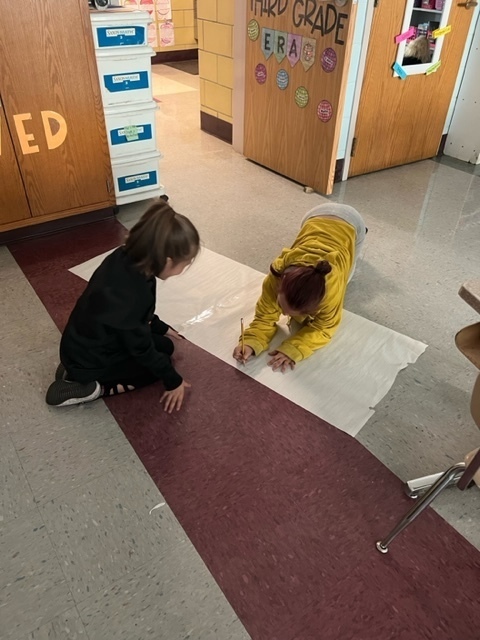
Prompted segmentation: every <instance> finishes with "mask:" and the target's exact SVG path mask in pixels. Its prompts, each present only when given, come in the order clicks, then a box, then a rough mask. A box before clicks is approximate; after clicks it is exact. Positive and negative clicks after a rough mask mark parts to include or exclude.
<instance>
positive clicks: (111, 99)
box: [97, 47, 155, 107]
mask: <svg viewBox="0 0 480 640" xmlns="http://www.w3.org/2000/svg"><path fill="white" fill-rule="evenodd" d="M117 51H118V50H117ZM154 55H155V51H154V50H153V49H152V47H138V48H136V49H133V50H132V49H131V50H129V51H128V53H127V52H126V51H125V54H124V55H120V54H118V53H115V55H112V52H111V51H110V52H105V51H97V66H98V75H99V78H100V87H101V90H102V99H103V104H104V106H105V107H108V106H112V105H118V104H127V103H132V102H151V101H152V97H153V95H152V61H151V58H152V56H154Z"/></svg>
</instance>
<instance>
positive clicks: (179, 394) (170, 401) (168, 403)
mask: <svg viewBox="0 0 480 640" xmlns="http://www.w3.org/2000/svg"><path fill="white" fill-rule="evenodd" d="M191 386H192V385H191V384H189V383H188V382H185V380H184V381H183V382H182V384H181V385H180V386H179V387H177V388H176V389H173V391H165V393H164V394H163V396H162V397H161V398H160V402H164V403H165V404H164V406H163V408H164V410H165V411H166V412H167V413H172V411H173V410H174V409H176V410H177V411H180V409H181V408H182V404H183V399H184V397H185V389H190V387H191Z"/></svg>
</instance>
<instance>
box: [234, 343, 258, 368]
mask: <svg viewBox="0 0 480 640" xmlns="http://www.w3.org/2000/svg"><path fill="white" fill-rule="evenodd" d="M254 355H255V354H254V353H253V349H252V347H248V346H247V345H245V346H244V348H243V353H242V345H241V344H239V345H238V347H235V351H234V352H233V357H234V358H235V360H236V361H237V362H240V363H241V364H245V363H246V362H248V361H249V360H250V358H252V357H253V356H254Z"/></svg>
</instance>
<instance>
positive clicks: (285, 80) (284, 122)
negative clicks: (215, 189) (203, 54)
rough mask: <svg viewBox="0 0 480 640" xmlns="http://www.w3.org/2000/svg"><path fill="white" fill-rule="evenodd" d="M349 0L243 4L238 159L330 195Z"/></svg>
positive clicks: (351, 14) (351, 15)
mask: <svg viewBox="0 0 480 640" xmlns="http://www.w3.org/2000/svg"><path fill="white" fill-rule="evenodd" d="M355 14H356V0H330V1H325V0H248V3H247V16H246V20H247V46H246V60H245V139H244V154H245V155H246V157H248V158H250V159H251V160H254V161H255V162H258V163H259V164H261V165H263V166H265V167H268V168H269V169H272V170H274V171H276V172H278V173H280V174H281V175H284V176H286V177H288V178H291V179H292V180H295V181H297V182H299V183H301V184H302V185H304V186H307V187H311V188H313V189H315V191H318V192H319V193H323V194H330V193H331V192H332V189H333V182H334V177H335V164H336V156H337V146H338V140H339V136H340V128H341V124H342V114H343V105H344V98H345V88H346V79H347V74H348V66H349V62H350V51H351V44H352V39H353V27H354V23H355Z"/></svg>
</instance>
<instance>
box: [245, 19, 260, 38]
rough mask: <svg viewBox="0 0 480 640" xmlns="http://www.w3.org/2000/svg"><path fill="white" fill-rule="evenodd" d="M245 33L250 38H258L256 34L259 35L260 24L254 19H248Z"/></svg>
mask: <svg viewBox="0 0 480 640" xmlns="http://www.w3.org/2000/svg"><path fill="white" fill-rule="evenodd" d="M247 33H248V37H249V38H250V40H253V41H254V42H255V40H258V36H259V35H260V26H259V24H258V22H257V21H256V20H250V22H249V23H248V25H247Z"/></svg>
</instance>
